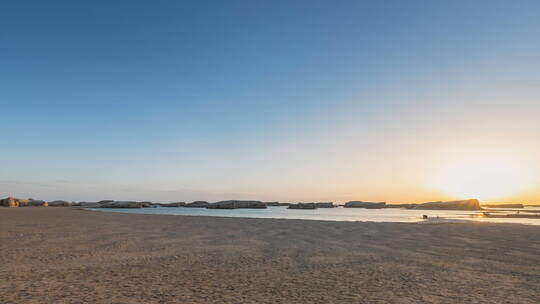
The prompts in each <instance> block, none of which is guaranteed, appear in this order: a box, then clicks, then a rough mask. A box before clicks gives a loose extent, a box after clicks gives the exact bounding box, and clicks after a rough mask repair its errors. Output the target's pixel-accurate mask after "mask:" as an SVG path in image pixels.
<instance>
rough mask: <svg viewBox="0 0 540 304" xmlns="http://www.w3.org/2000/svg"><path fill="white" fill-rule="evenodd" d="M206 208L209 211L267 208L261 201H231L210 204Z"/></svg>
mask: <svg viewBox="0 0 540 304" xmlns="http://www.w3.org/2000/svg"><path fill="white" fill-rule="evenodd" d="M206 208H208V209H239V208H248V209H264V208H266V205H265V204H264V203H263V202H261V201H239V200H229V201H220V202H216V203H213V204H209V205H208V206H207V207H206Z"/></svg>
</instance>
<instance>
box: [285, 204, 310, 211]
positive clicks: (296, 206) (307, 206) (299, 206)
mask: <svg viewBox="0 0 540 304" xmlns="http://www.w3.org/2000/svg"><path fill="white" fill-rule="evenodd" d="M287 209H308V210H314V209H317V206H316V205H315V203H297V204H290V205H289V207H288V208H287Z"/></svg>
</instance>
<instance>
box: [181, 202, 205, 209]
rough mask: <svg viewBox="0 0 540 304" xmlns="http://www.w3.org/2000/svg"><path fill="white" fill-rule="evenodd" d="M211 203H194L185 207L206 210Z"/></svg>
mask: <svg viewBox="0 0 540 304" xmlns="http://www.w3.org/2000/svg"><path fill="white" fill-rule="evenodd" d="M208 205H209V203H208V202H207V201H194V202H192V203H189V204H186V205H185V206H184V207H188V208H206V207H208Z"/></svg>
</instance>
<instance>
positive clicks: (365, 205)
mask: <svg viewBox="0 0 540 304" xmlns="http://www.w3.org/2000/svg"><path fill="white" fill-rule="evenodd" d="M343 207H345V208H366V209H381V208H385V207H386V203H385V202H380V203H372V202H363V201H350V202H347V203H345V205H343Z"/></svg>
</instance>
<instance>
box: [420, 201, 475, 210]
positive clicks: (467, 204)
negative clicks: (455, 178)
mask: <svg viewBox="0 0 540 304" xmlns="http://www.w3.org/2000/svg"><path fill="white" fill-rule="evenodd" d="M413 209H424V210H480V209H481V208H480V203H479V202H478V200H477V199H468V200H460V201H448V202H429V203H424V204H418V205H416V206H415V207H414V208H413Z"/></svg>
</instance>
